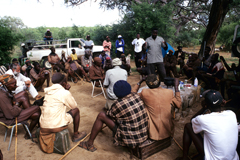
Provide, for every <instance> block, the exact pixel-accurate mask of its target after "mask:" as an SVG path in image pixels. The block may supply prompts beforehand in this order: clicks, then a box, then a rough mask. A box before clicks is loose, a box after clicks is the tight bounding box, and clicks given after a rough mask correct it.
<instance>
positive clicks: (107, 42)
mask: <svg viewBox="0 0 240 160" xmlns="http://www.w3.org/2000/svg"><path fill="white" fill-rule="evenodd" d="M103 48H104V49H103V50H104V51H105V53H106V54H108V55H109V56H110V55H111V54H110V51H111V48H112V43H111V42H110V37H109V36H107V37H106V40H104V41H103Z"/></svg>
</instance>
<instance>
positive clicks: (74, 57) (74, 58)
mask: <svg viewBox="0 0 240 160" xmlns="http://www.w3.org/2000/svg"><path fill="white" fill-rule="evenodd" d="M71 57H72V60H73V61H75V60H78V58H77V54H76V53H75V54H71Z"/></svg>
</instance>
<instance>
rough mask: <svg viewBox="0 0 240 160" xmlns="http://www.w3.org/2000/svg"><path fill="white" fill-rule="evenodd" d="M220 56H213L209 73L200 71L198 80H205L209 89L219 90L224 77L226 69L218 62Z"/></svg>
mask: <svg viewBox="0 0 240 160" xmlns="http://www.w3.org/2000/svg"><path fill="white" fill-rule="evenodd" d="M218 57H219V54H218V53H216V54H213V55H212V56H211V63H210V66H209V68H208V70H207V72H204V71H199V72H198V73H199V74H198V76H197V77H198V79H199V80H203V81H204V83H205V84H206V88H207V89H217V85H218V84H219V83H220V80H221V79H223V76H224V72H225V70H224V67H223V64H222V63H221V62H219V61H218Z"/></svg>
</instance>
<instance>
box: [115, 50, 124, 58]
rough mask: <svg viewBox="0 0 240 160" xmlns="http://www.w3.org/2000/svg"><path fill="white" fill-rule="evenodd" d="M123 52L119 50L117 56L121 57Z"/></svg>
mask: <svg viewBox="0 0 240 160" xmlns="http://www.w3.org/2000/svg"><path fill="white" fill-rule="evenodd" d="M121 54H124V53H123V52H120V51H118V50H117V53H116V56H117V58H121Z"/></svg>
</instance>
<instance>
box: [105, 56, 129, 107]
mask: <svg viewBox="0 0 240 160" xmlns="http://www.w3.org/2000/svg"><path fill="white" fill-rule="evenodd" d="M112 65H113V66H114V68H113V69H109V70H108V71H107V72H106V77H105V80H104V83H103V85H104V86H105V87H108V88H107V101H106V104H105V108H106V109H107V110H109V109H110V108H111V106H112V104H113V103H114V102H115V101H116V100H117V99H118V98H117V96H116V95H115V94H114V92H113V86H114V84H115V82H117V81H119V80H124V81H127V75H128V74H127V71H126V70H125V69H122V68H120V66H121V65H122V61H121V60H120V59H119V58H115V59H113V60H112Z"/></svg>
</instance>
